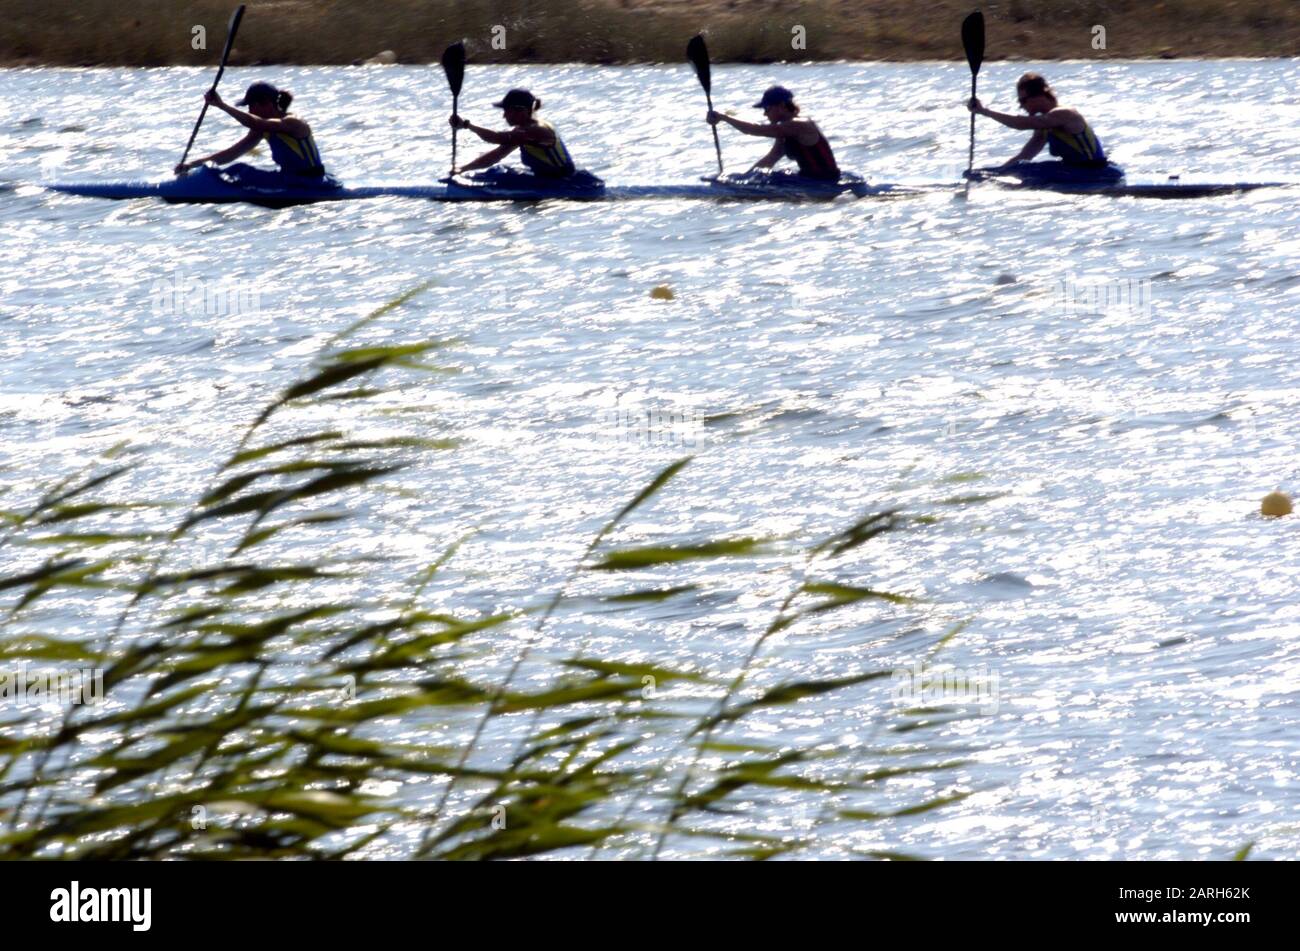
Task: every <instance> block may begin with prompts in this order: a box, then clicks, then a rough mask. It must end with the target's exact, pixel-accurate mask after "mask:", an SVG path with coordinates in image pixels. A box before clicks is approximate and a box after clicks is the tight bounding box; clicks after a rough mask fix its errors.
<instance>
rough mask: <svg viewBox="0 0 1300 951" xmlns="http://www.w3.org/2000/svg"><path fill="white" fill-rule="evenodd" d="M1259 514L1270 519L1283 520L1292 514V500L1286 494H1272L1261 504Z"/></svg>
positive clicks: (1265, 497)
mask: <svg viewBox="0 0 1300 951" xmlns="http://www.w3.org/2000/svg"><path fill="white" fill-rule="evenodd" d="M1259 514H1260V515H1267V516H1268V517H1269V518H1281V517H1282V516H1283V515H1290V514H1291V498H1290V496H1288V495H1287V494H1286V493H1285V492H1270V493H1269V494H1268V495H1266V496H1264V501H1262V502H1260V503H1259Z"/></svg>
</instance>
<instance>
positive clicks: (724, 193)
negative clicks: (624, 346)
mask: <svg viewBox="0 0 1300 951" xmlns="http://www.w3.org/2000/svg"><path fill="white" fill-rule="evenodd" d="M521 178H527V179H528V180H527V181H518V180H512V179H505V178H504V176H491V177H480V176H472V177H465V176H460V177H456V178H449V179H443V180H442V181H441V182H438V183H436V184H428V185H419V184H414V185H407V184H396V183H394V184H383V183H377V184H368V185H352V186H348V185H337V186H334V187H320V186H313V185H298V184H295V185H293V186H286V187H284V188H254V187H249V186H246V185H240V184H237V183H234V182H230V181H227V180H225V179H223V178H221V177H220V176H218V175H204V176H200V175H198V174H197V173H191V174H190V175H186V176H184V177H182V178H176V179H170V180H167V181H161V182H149V181H125V182H55V183H51V184H46V185H44V186H42V187H44V188H45V189H47V190H49V191H54V192H58V193H60V194H64V195H77V196H80V197H82V198H109V199H120V200H126V199H133V198H161V199H162V200H163V201H167V202H172V203H174V204H225V203H231V202H248V203H250V204H254V205H262V206H264V207H267V208H287V207H291V206H293V205H307V204H313V203H316V202H325V201H348V200H356V199H362V198H422V199H425V200H427V201H439V202H476V201H478V202H488V201H498V202H499V201H550V200H558V201H598V200H606V201H611V200H638V199H654V198H658V199H739V200H773V201H806V200H814V201H815V200H823V201H824V200H828V199H832V198H836V197H838V196H839V195H844V194H851V195H855V196H857V197H865V196H872V195H889V194H894V195H898V194H909V193H913V192H915V191H917V190H918V189H917V188H916V187H915V186H903V185H872V184H868V183H867V182H866V181H864V180H862V179H860V178H856V177H854V178H841V179H840V181H838V182H822V181H817V180H815V179H802V178H801V177H799V176H789V179H790V180H785V179H781V178H775V177H774V180H770V181H769V180H757V179H755V178H753V177H751V176H725V177H722V178H706V179H703V180H702V181H703V184H696V183H690V182H683V183H680V184H669V183H664V184H645V185H635V184H629V185H618V186H614V185H610V186H607V185H606V184H605V183H604V182H602V181H601V180H600V179H599V178H596V177H595V176H587V177H586V178H584V179H580V180H578V181H570V180H567V179H565V180H560V181H550V180H547V179H538V178H537V177H536V176H534V175H527V176H521ZM945 187H949V186H945Z"/></svg>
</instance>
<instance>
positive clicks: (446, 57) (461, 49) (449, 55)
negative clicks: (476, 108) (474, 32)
mask: <svg viewBox="0 0 1300 951" xmlns="http://www.w3.org/2000/svg"><path fill="white" fill-rule="evenodd" d="M442 71H443V72H444V73H446V74H447V85H448V86H450V87H451V94H452V95H453V96H459V95H460V87H461V84H462V83H463V82H464V81H465V44H464V43H452V44H451V46H448V47H447V48H446V49H445V50H443V52H442Z"/></svg>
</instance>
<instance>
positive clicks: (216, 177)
mask: <svg viewBox="0 0 1300 951" xmlns="http://www.w3.org/2000/svg"><path fill="white" fill-rule="evenodd" d="M280 177H281V178H282V179H283V180H284V182H285V184H284V185H283V186H281V187H265V186H254V185H250V184H247V183H241V182H238V181H235V180H233V179H231V178H229V177H227V176H224V175H223V174H222V173H221V172H219V171H218V170H216V169H214V168H210V167H207V166H204V167H202V168H198V169H195V170H194V171H192V172H190V173H189V174H188V175H181V176H178V177H176V178H173V179H169V180H167V181H162V182H140V181H137V182H71V183H58V182H56V183H54V184H49V185H45V186H43V187H44V188H46V189H48V190H49V191H54V192H61V193H63V194H65V195H79V196H81V197H83V198H113V199H130V198H161V199H163V201H168V202H174V203H198V204H205V205H207V204H229V203H232V202H249V203H250V204H254V205H262V206H264V207H267V208H287V207H290V206H292V205H306V204H311V203H314V202H318V201H338V200H340V199H344V198H362V197H369V196H368V195H362V194H358V193H357V190H356V189H348V188H344V187H343V186H342V185H339V184H338V183H337V182H335V181H333V180H332V179H330V180H328V181H325V182H313V181H309V180H303V181H297V180H293V179H291V178H290V177H289V176H287V175H285V176H280Z"/></svg>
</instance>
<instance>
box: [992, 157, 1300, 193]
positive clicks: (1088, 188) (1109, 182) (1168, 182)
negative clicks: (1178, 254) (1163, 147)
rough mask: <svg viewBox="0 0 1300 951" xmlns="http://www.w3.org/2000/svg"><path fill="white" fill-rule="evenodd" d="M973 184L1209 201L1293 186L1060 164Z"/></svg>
mask: <svg viewBox="0 0 1300 951" xmlns="http://www.w3.org/2000/svg"><path fill="white" fill-rule="evenodd" d="M970 178H971V180H972V181H985V182H992V183H993V184H996V185H1000V186H1002V187H1004V188H1014V189H1026V190H1030V191H1052V192H1062V193H1065V194H1070V195H1108V196H1111V197H1116V198H1124V197H1129V198H1209V197H1213V196H1215V195H1230V194H1234V193H1236V192H1245V191H1252V190H1253V189H1256V188H1279V187H1285V186H1287V185H1291V184H1295V183H1293V182H1216V181H1202V180H1199V179H1197V178H1194V177H1193V178H1186V179H1185V178H1183V177H1182V176H1181V175H1170V176H1168V177H1166V178H1163V179H1158V178H1154V179H1136V180H1135V179H1129V178H1128V177H1127V176H1126V175H1125V174H1124V171H1123V170H1122V169H1120V168H1119V167H1118V166H1116V165H1110V164H1108V165H1106V166H1104V167H1103V168H1102V169H1099V170H1093V169H1077V168H1072V167H1071V166H1068V165H1065V163H1063V162H1020V163H1018V164H1017V165H1012V166H1008V167H1006V168H981V169H975V170H974V171H972V172H971V173H970Z"/></svg>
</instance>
